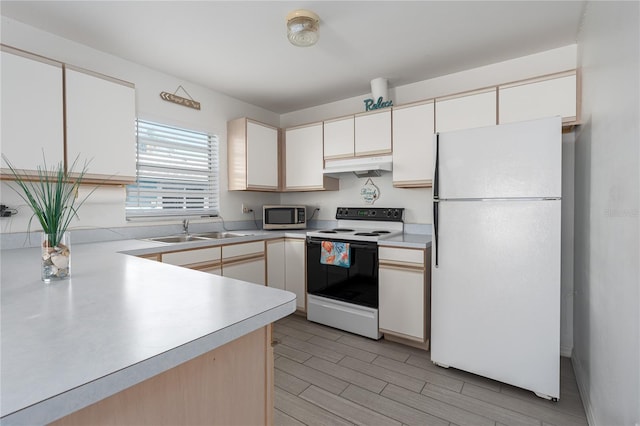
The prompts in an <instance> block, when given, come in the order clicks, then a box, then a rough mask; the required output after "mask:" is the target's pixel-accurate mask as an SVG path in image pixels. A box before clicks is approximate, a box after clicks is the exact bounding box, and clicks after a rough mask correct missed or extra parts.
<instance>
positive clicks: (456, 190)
mask: <svg viewBox="0 0 640 426" xmlns="http://www.w3.org/2000/svg"><path fill="white" fill-rule="evenodd" d="M434 142H435V143H434V145H435V146H434V150H435V155H434V158H435V167H434V180H433V214H434V222H433V243H432V244H433V246H432V299H431V303H432V307H431V312H432V318H431V321H432V325H431V326H432V331H431V338H432V342H431V345H432V346H431V360H432V361H433V362H434V363H436V364H437V365H440V366H443V367H455V368H458V369H460V370H465V371H468V372H471V373H475V374H478V375H481V376H484V377H488V378H491V379H495V380H498V381H500V382H504V383H508V384H511V385H514V386H517V387H520V388H524V389H528V390H531V391H533V392H535V393H536V394H537V395H538V396H540V397H543V398H547V399H554V400H555V399H557V398H559V396H560V395H559V394H560V205H561V174H562V170H561V165H562V123H561V119H560V117H550V118H545V119H540V120H532V121H526V122H519V123H511V124H504V125H497V126H490V127H482V128H477V129H469V130H461V131H455V132H447V133H439V134H436V136H435V141H434Z"/></svg>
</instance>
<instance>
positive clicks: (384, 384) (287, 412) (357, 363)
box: [273, 314, 587, 426]
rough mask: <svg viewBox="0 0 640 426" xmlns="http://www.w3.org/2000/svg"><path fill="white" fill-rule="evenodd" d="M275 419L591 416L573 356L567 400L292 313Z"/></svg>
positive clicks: (278, 365) (282, 329)
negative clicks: (547, 396)
mask: <svg viewBox="0 0 640 426" xmlns="http://www.w3.org/2000/svg"><path fill="white" fill-rule="evenodd" d="M273 335H274V338H275V339H276V340H277V341H278V342H279V343H278V344H277V345H276V346H275V348H274V350H275V385H276V389H275V398H274V399H275V410H274V423H275V425H353V424H358V425H437V426H447V425H458V426H465V425H469V426H484V425H486V426H502V425H527V426H528V425H531V426H533V425H538V426H551V425H556V426H573V425H575V426H578V425H587V420H586V416H585V412H584V408H583V405H582V401H581V400H580V395H579V394H578V388H577V385H576V380H575V377H574V375H573V368H572V367H571V360H570V359H568V358H562V361H561V366H560V375H561V377H560V400H559V401H558V402H551V401H546V400H543V399H541V398H538V397H536V396H535V395H534V394H533V393H532V392H528V391H525V390H522V389H519V388H515V387H513V386H510V385H506V384H503V383H500V382H496V381H494V380H490V379H485V378H483V377H480V376H476V375H474V374H470V373H466V372H463V371H460V370H456V369H453V368H450V369H445V368H440V367H437V366H435V365H434V364H433V363H432V362H431V360H430V358H429V353H428V352H425V351H421V350H418V349H414V348H411V347H407V346H404V345H400V344H397V343H393V342H389V341H386V340H384V339H381V340H380V341H377V342H376V341H374V340H371V339H367V338H364V337H360V336H356V335H353V334H350V333H347V332H345V331H341V330H336V329H333V328H330V327H325V326H322V325H319V324H315V323H312V322H309V321H307V320H306V319H305V318H304V317H302V316H299V315H295V314H294V315H290V316H288V317H286V318H283V319H281V320H280V321H278V322H276V323H275V325H274V329H273Z"/></svg>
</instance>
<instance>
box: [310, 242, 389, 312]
mask: <svg viewBox="0 0 640 426" xmlns="http://www.w3.org/2000/svg"><path fill="white" fill-rule="evenodd" d="M322 241H332V242H334V241H340V242H345V243H349V250H350V254H349V256H350V258H351V259H350V260H351V266H350V267H349V268H344V267H341V266H334V265H325V264H322V263H320V252H321V244H322ZM307 292H308V293H309V294H313V295H316V296H322V297H326V298H329V299H334V300H340V301H343V302H347V303H352V304H355V305H360V306H366V307H369V308H375V309H377V308H378V244H377V243H375V242H361V241H357V242H356V241H347V240H341V239H322V238H314V237H307Z"/></svg>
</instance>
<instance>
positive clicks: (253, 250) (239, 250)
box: [222, 241, 266, 285]
mask: <svg viewBox="0 0 640 426" xmlns="http://www.w3.org/2000/svg"><path fill="white" fill-rule="evenodd" d="M265 266H266V265H265V257H264V241H254V242H250V243H241V244H230V245H225V246H222V276H224V277H229V278H236V279H239V280H243V281H248V282H250V283H254V284H259V285H265V282H266V277H265V275H266V274H265Z"/></svg>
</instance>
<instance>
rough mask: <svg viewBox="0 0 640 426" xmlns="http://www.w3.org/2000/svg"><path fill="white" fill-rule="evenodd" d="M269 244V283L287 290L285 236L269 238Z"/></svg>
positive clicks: (270, 285)
mask: <svg viewBox="0 0 640 426" xmlns="http://www.w3.org/2000/svg"><path fill="white" fill-rule="evenodd" d="M266 245H267V285H268V286H269V287H273V288H279V289H280V290H285V289H286V288H285V287H286V286H285V266H284V262H285V257H284V238H278V239H277V240H269V241H267V242H266Z"/></svg>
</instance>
